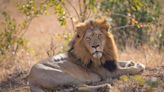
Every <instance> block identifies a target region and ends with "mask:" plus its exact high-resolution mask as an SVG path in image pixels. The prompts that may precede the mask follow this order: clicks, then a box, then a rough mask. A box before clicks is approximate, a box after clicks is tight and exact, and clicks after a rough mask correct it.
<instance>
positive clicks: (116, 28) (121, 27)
mask: <svg viewBox="0 0 164 92" xmlns="http://www.w3.org/2000/svg"><path fill="white" fill-rule="evenodd" d="M127 27H134V25H125V26H120V27H114V28H112V30H119V29H123V28H127Z"/></svg>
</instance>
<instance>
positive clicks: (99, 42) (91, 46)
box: [83, 27, 106, 59]
mask: <svg viewBox="0 0 164 92" xmlns="http://www.w3.org/2000/svg"><path fill="white" fill-rule="evenodd" d="M105 38H106V37H105V34H103V33H102V29H101V28H99V27H95V28H90V29H87V30H86V33H85V35H84V38H83V41H84V45H85V47H86V49H88V51H89V52H90V54H91V55H92V56H93V57H94V58H97V59H100V58H101V57H102V55H103V50H104V46H105V41H106V39H105Z"/></svg>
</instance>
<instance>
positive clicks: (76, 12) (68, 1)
mask: <svg viewBox="0 0 164 92" xmlns="http://www.w3.org/2000/svg"><path fill="white" fill-rule="evenodd" d="M66 1H67V2H68V3H69V4H70V6H71V7H72V8H73V9H74V11H75V13H76V15H77V17H78V19H79V20H80V16H79V13H78V11H77V10H76V8H75V7H74V6H73V5H72V3H71V2H70V1H69V0H66Z"/></svg>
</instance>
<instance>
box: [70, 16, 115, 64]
mask: <svg viewBox="0 0 164 92" xmlns="http://www.w3.org/2000/svg"><path fill="white" fill-rule="evenodd" d="M92 22H93V23H92V25H91V23H90V21H87V22H84V23H78V24H77V26H76V32H77V34H76V37H75V38H74V39H73V44H72V45H73V48H74V53H75V55H76V56H77V57H78V58H80V59H81V61H82V62H83V63H84V64H89V63H90V60H92V61H93V63H94V65H98V66H99V65H101V64H104V63H105V62H107V61H114V62H116V61H117V47H116V44H115V41H114V38H113V35H112V33H110V32H108V28H109V25H108V24H107V21H106V20H105V19H104V18H102V19H96V20H94V21H92ZM91 27H99V28H100V30H101V31H102V33H103V34H105V35H106V45H105V47H104V52H103V56H102V58H101V60H95V59H94V58H93V56H92V55H91V54H90V53H89V52H88V50H87V49H86V47H85V45H84V42H83V38H84V35H85V33H86V31H87V29H89V28H91Z"/></svg>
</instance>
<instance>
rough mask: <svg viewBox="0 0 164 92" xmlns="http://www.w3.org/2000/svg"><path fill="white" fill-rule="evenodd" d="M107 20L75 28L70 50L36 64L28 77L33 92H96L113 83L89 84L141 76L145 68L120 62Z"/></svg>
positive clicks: (94, 21)
mask: <svg viewBox="0 0 164 92" xmlns="http://www.w3.org/2000/svg"><path fill="white" fill-rule="evenodd" d="M108 30H109V24H108V22H107V20H106V19H105V18H97V19H94V20H87V21H85V22H82V23H78V24H77V25H76V34H75V36H74V38H73V40H72V41H71V43H70V49H69V50H68V52H66V53H64V54H59V55H56V56H53V57H51V58H48V59H46V60H43V61H41V62H40V63H38V64H36V65H34V66H33V67H32V69H31V71H30V74H29V76H28V80H29V84H30V89H31V92H45V89H49V90H56V89H58V88H60V87H63V86H73V87H76V88H75V89H76V91H78V92H96V91H97V90H98V89H99V88H103V89H105V88H109V89H110V87H111V86H110V84H108V83H105V84H101V85H94V86H93V85H90V84H93V83H99V82H101V81H104V80H108V79H110V78H113V77H119V76H121V75H125V74H127V75H133V74H138V73H141V72H142V71H143V70H144V69H145V66H144V65H143V64H140V63H134V62H132V61H127V62H120V61H118V52H117V46H116V44H115V41H114V37H113V35H112V33H111V32H109V31H108ZM64 92H65V91H64ZM73 92H75V91H73Z"/></svg>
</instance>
